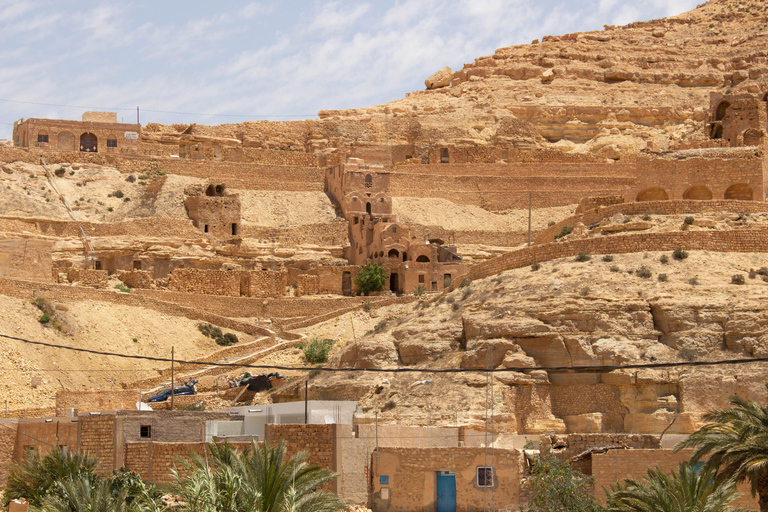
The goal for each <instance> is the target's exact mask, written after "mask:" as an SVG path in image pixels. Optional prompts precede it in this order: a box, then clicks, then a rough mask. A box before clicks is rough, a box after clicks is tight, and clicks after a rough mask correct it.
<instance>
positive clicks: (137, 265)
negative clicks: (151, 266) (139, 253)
mask: <svg viewBox="0 0 768 512" xmlns="http://www.w3.org/2000/svg"><path fill="white" fill-rule="evenodd" d="M133 269H134V270H141V262H140V261H139V260H136V261H134V262H133Z"/></svg>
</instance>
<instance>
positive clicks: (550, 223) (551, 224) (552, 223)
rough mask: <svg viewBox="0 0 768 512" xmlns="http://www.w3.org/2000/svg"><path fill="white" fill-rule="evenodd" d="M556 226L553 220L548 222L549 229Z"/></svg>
mask: <svg viewBox="0 0 768 512" xmlns="http://www.w3.org/2000/svg"><path fill="white" fill-rule="evenodd" d="M555 224H557V222H555V221H553V220H551V221H549V222H547V227H548V228H551V227H552V226H554V225H555Z"/></svg>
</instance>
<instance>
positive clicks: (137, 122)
mask: <svg viewBox="0 0 768 512" xmlns="http://www.w3.org/2000/svg"><path fill="white" fill-rule="evenodd" d="M136 124H141V123H140V122H139V107H136Z"/></svg>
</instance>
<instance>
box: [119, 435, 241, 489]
mask: <svg viewBox="0 0 768 512" xmlns="http://www.w3.org/2000/svg"><path fill="white" fill-rule="evenodd" d="M229 445H230V446H232V447H233V448H235V449H236V450H243V449H245V448H250V446H251V443H229ZM207 454H208V445H207V444H206V443H156V442H139V443H125V445H124V455H125V469H127V470H129V471H136V472H137V473H139V474H140V475H141V477H142V479H144V480H146V481H148V482H152V483H158V484H166V483H170V482H173V481H175V480H174V478H173V476H172V475H171V470H172V469H174V468H175V469H176V470H178V472H179V475H180V476H182V477H184V476H187V475H188V474H189V472H188V471H187V470H186V469H185V468H184V466H183V465H182V464H180V463H179V458H182V459H185V458H189V457H192V456H194V455H199V456H201V457H203V458H205V457H206V455H207Z"/></svg>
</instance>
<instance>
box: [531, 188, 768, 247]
mask: <svg viewBox="0 0 768 512" xmlns="http://www.w3.org/2000/svg"><path fill="white" fill-rule="evenodd" d="M766 211H768V205H767V204H765V203H764V202H762V201H732V200H727V199H718V200H712V201H693V200H685V199H681V200H677V201H640V202H632V203H620V204H614V205H611V206H604V207H601V208H597V209H593V210H589V211H586V212H584V213H582V214H579V215H573V216H571V217H568V218H566V219H563V220H561V221H560V222H558V223H557V224H555V225H553V226H549V227H548V228H547V229H545V230H544V231H542V232H541V233H539V234H538V235H536V238H535V239H534V241H533V243H534V244H546V243H549V242H551V241H552V240H554V237H555V235H556V234H558V233H560V231H561V230H562V229H563V227H565V226H571V227H573V226H575V225H576V224H578V223H579V222H581V223H582V224H584V225H585V226H590V225H592V224H595V223H597V222H600V221H602V220H604V219H608V218H610V217H613V216H614V215H615V214H617V213H621V214H624V215H645V214H646V213H647V214H652V215H682V214H689V213H715V212H750V213H752V212H766Z"/></svg>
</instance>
